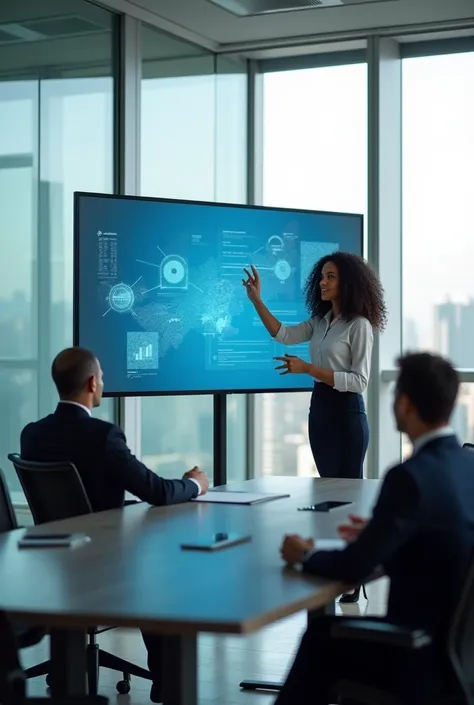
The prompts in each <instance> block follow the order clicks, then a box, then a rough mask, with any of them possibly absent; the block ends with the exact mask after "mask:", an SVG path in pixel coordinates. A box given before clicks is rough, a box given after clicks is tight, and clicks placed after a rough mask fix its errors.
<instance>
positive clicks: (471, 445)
mask: <svg viewBox="0 0 474 705" xmlns="http://www.w3.org/2000/svg"><path fill="white" fill-rule="evenodd" d="M462 447H463V448H466V450H474V443H463V445H462Z"/></svg>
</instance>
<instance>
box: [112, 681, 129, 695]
mask: <svg viewBox="0 0 474 705" xmlns="http://www.w3.org/2000/svg"><path fill="white" fill-rule="evenodd" d="M115 687H116V688H117V692H118V693H120V695H127V693H129V692H130V681H119V682H118V683H117V685H116V686H115Z"/></svg>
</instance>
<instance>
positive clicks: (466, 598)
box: [448, 557, 474, 705]
mask: <svg viewBox="0 0 474 705" xmlns="http://www.w3.org/2000/svg"><path fill="white" fill-rule="evenodd" d="M448 653H449V658H450V660H451V663H452V666H453V668H454V672H455V675H456V677H457V680H458V683H459V686H460V688H461V689H462V691H463V693H462V694H463V696H464V699H465V702H466V703H468V704H469V705H474V557H473V559H472V560H471V565H470V567H469V571H468V574H467V578H466V581H465V583H464V587H463V590H462V593H461V598H460V600H459V602H458V605H457V607H456V610H455V612H454V615H453V619H452V622H451V627H450V632H449V637H448Z"/></svg>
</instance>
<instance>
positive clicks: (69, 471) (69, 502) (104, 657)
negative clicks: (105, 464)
mask: <svg viewBox="0 0 474 705" xmlns="http://www.w3.org/2000/svg"><path fill="white" fill-rule="evenodd" d="M8 459H9V460H11V462H12V463H13V465H14V467H15V470H16V473H17V475H18V479H19V480H20V483H21V486H22V488H23V491H24V493H25V497H26V500H27V502H28V505H29V507H30V510H31V513H32V515H33V520H34V522H35V524H44V523H47V522H50V521H58V520H60V519H70V518H71V517H75V516H81V515H83V514H91V513H92V507H91V504H90V501H89V497H88V496H87V493H86V490H85V488H84V484H83V482H82V480H81V477H80V475H79V473H78V471H77V469H76V467H75V466H74V465H73V464H72V463H67V462H60V463H36V462H31V461H26V460H23V459H22V458H21V457H20V456H19V455H17V454H16V453H11V454H10V455H9V456H8ZM110 629H114V627H103V628H98V627H92V628H90V629H88V630H87V634H88V644H87V681H88V685H89V694H90V695H96V694H97V689H98V684H99V668H101V667H102V668H109V669H111V670H112V671H119V672H121V673H122V674H123V680H121V681H118V683H117V685H116V688H117V691H118V692H119V693H120V694H121V695H124V694H126V693H128V692H130V676H137V677H138V678H145V679H146V680H152V677H151V674H150V671H148V670H146V669H145V668H141V667H140V666H137V665H135V664H134V663H131V662H130V661H126V660H125V659H122V658H119V657H118V656H115V655H114V654H111V653H109V652H108V651H105V650H104V649H100V648H99V645H98V644H97V636H98V635H99V634H102V633H103V632H106V631H109V630H110ZM46 682H47V683H48V685H51V683H50V682H49V679H48V678H47V679H46Z"/></svg>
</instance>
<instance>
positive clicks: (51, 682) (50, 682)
mask: <svg viewBox="0 0 474 705" xmlns="http://www.w3.org/2000/svg"><path fill="white" fill-rule="evenodd" d="M46 685H47V686H48V688H51V686H52V685H53V679H52V678H51V673H48V674H47V676H46Z"/></svg>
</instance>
